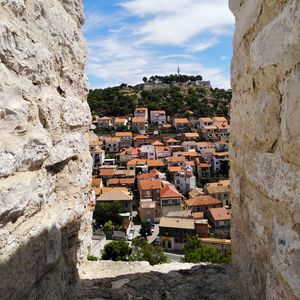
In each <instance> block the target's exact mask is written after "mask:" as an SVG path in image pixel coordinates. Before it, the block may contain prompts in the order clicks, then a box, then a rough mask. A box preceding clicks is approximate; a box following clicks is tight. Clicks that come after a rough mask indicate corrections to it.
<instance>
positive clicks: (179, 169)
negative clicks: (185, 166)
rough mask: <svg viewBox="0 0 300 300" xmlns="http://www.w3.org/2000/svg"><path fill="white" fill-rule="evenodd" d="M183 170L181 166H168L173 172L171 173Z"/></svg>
mask: <svg viewBox="0 0 300 300" xmlns="http://www.w3.org/2000/svg"><path fill="white" fill-rule="evenodd" d="M181 170H182V169H181V167H169V168H168V171H169V172H171V173H177V172H179V171H181Z"/></svg>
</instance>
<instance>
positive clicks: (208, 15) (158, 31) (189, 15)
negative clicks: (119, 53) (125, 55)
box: [121, 0, 234, 45]
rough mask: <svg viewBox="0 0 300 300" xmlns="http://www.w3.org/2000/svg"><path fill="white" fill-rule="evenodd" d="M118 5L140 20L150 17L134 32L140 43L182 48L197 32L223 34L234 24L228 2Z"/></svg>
mask: <svg viewBox="0 0 300 300" xmlns="http://www.w3.org/2000/svg"><path fill="white" fill-rule="evenodd" d="M121 5H122V6H123V7H125V8H126V9H127V10H128V11H129V12H130V13H132V14H134V15H137V16H139V17H145V16H148V15H150V16H152V18H150V20H148V21H146V23H144V24H143V25H141V26H140V28H138V30H137V33H138V34H140V35H141V36H142V39H141V41H140V43H149V44H159V45H165V44H170V45H182V44H183V43H186V42H189V41H191V39H192V38H194V37H196V36H197V35H199V34H200V33H202V34H203V33H205V34H209V33H210V34H213V35H216V36H218V35H220V34H224V30H225V32H226V31H227V30H228V29H227V28H228V27H232V25H233V24H234V17H233V15H232V14H231V12H230V11H229V9H228V1H227V0H211V1H207V0H205V1H204V0H164V1H158V0H152V1H149V0H130V1H125V2H124V3H123V4H121Z"/></svg>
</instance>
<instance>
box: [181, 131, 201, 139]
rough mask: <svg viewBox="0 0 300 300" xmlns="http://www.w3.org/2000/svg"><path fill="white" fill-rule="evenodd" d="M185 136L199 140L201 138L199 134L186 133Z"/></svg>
mask: <svg viewBox="0 0 300 300" xmlns="http://www.w3.org/2000/svg"><path fill="white" fill-rule="evenodd" d="M184 135H185V137H187V138H198V137H199V134H198V133H197V132H186V133H185V134H184Z"/></svg>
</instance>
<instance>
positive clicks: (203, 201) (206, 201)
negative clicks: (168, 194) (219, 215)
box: [185, 196, 222, 206]
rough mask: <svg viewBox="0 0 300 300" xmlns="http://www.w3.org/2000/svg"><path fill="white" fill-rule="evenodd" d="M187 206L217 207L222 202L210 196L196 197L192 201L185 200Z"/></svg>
mask: <svg viewBox="0 0 300 300" xmlns="http://www.w3.org/2000/svg"><path fill="white" fill-rule="evenodd" d="M185 203H186V205H187V206H202V205H217V204H221V203H222V202H221V201H220V200H218V199H216V198H213V197H211V196H198V197H195V198H192V199H188V200H185Z"/></svg>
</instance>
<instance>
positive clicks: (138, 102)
mask: <svg viewBox="0 0 300 300" xmlns="http://www.w3.org/2000/svg"><path fill="white" fill-rule="evenodd" d="M171 76H172V77H171ZM174 77H175V80H174ZM176 77H177V78H176ZM199 77H200V78H201V79H202V77H201V76H200V75H198V76H186V75H180V78H179V77H178V76H177V75H170V76H163V77H162V76H152V77H150V79H149V80H147V79H146V78H145V77H144V78H143V81H144V84H139V85H136V86H127V85H126V84H122V85H120V86H116V87H111V88H105V89H95V90H90V91H89V95H88V103H89V105H90V108H91V110H92V112H93V113H96V114H99V115H102V116H103V115H109V116H125V115H132V114H133V111H134V109H135V108H136V107H148V109H149V110H166V113H167V114H168V115H170V116H190V115H192V116H195V117H200V116H207V115H214V114H222V115H225V116H227V117H229V106H230V101H231V90H224V89H218V88H210V87H209V86H205V85H202V84H201V81H199ZM176 79H177V80H176ZM201 79H200V80H201Z"/></svg>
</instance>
